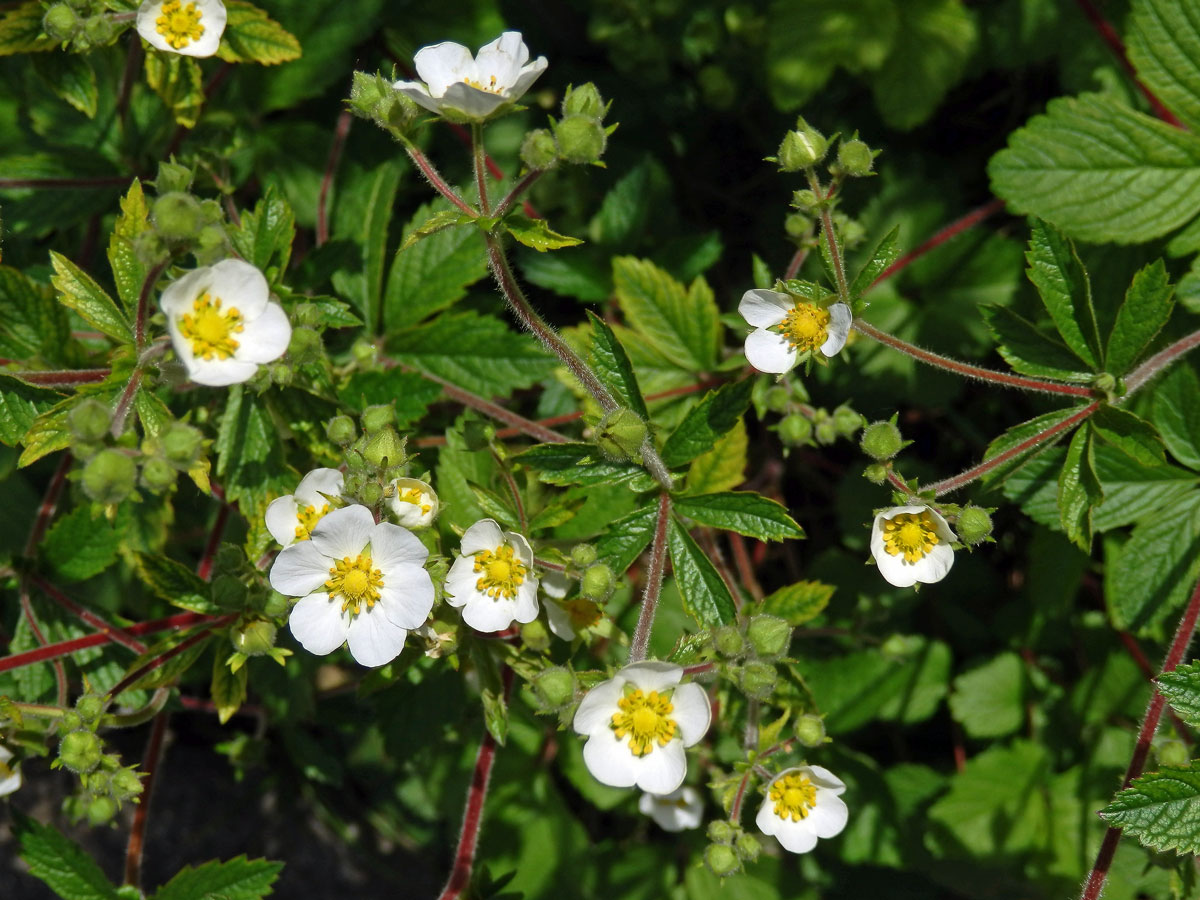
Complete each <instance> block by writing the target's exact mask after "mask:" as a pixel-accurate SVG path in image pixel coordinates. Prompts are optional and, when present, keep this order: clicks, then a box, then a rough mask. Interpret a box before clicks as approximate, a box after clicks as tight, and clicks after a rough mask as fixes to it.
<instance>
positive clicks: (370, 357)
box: [350, 338, 379, 369]
mask: <svg viewBox="0 0 1200 900" xmlns="http://www.w3.org/2000/svg"><path fill="white" fill-rule="evenodd" d="M350 355H351V356H353V357H354V362H355V363H356V364H357V365H358V367H359V368H360V369H370V368H373V367H374V366H375V364H376V363H378V362H379V348H378V347H376V346H375V345H374V344H373V343H371V342H370V341H368V340H363V339H362V338H360V339H359V340H357V341H355V342H354V343H353V344H352V345H351V346H350Z"/></svg>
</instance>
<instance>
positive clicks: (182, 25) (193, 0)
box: [137, 0, 226, 57]
mask: <svg viewBox="0 0 1200 900" xmlns="http://www.w3.org/2000/svg"><path fill="white" fill-rule="evenodd" d="M225 19H226V13H225V4H224V3H222V2H221V0H144V2H143V3H142V5H141V6H139V7H138V11H137V32H138V34H140V35H141V36H142V37H143V38H145V39H146V40H147V41H148V42H149V44H150V46H152V47H155V48H156V49H158V50H165V51H166V52H168V53H179V54H182V55H183V56H198V57H205V56H212V55H213V54H214V53H216V52H217V47H219V46H220V44H221V35H222V34H223V33H224V31H225Z"/></svg>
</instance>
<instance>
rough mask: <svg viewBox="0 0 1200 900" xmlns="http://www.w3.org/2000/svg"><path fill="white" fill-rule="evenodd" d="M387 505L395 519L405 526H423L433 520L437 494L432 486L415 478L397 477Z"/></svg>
mask: <svg viewBox="0 0 1200 900" xmlns="http://www.w3.org/2000/svg"><path fill="white" fill-rule="evenodd" d="M388 505H389V506H390V507H391V508H392V515H393V516H395V517H396V521H397V522H399V523H400V524H401V525H403V526H404V527H405V528H424V527H425V526H426V525H429V524H430V523H431V522H433V518H434V516H436V515H437V512H438V498H437V494H435V493H434V492H433V488H432V487H430V486H429V485H428V484H426V483H425V482H424V481H420V480H419V479H416V478H397V479H396V480H395V481H393V482H392V495H391V497H390V498H388Z"/></svg>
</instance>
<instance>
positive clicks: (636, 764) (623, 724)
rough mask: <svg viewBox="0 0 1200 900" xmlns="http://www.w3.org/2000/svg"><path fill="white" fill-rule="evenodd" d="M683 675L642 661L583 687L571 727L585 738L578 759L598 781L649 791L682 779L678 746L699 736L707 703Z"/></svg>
mask: <svg viewBox="0 0 1200 900" xmlns="http://www.w3.org/2000/svg"><path fill="white" fill-rule="evenodd" d="M682 677H683V669H682V668H681V667H679V666H674V665H671V664H670V663H667V662H660V661H658V660H645V661H643V662H637V663H633V664H632V665H628V666H626V667H625V668H623V669H622V670H621V671H620V672H618V673H617V674H616V675H614V676H613V677H612V678H611V679H610V680H608V681H605V682H603V683H601V684H598V685H596V686H595V687H594V688H592V689H591V690H590V691H588V694H587V696H586V697H584V698H583V702H582V703H580V704H579V710H578V711H577V712H576V713H575V722H574V728H575V731H576V732H577V733H579V734H582V735H585V736H586V737H587V743H586V744H584V745H583V761H584V763H586V764H587V767H588V771H589V772H591V773H592V776H593V777H594V778H595V779H596V780H597V781H599V782H600V783H602V784H608V785H612V786H613V787H631V786H633V785H635V784H636V785H637V786H638V787H639V788H641V789H642V790H643V791H646V792H647V793H650V794H669V793H671V792H672V791H673V790H675V789H676V788H677V787H679V786H680V785H681V784H682V783H683V776H684V775H685V774H686V773H687V758H686V755H685V754H684V752H683V750H684V748H685V747H690V746H692V745H693V744H695V743H696V742H697V741H699V740H700V738H702V737H704V733H705V732H706V731H708V725H709V722H710V721H711V719H712V708H711V707H710V706H709V703H708V695H707V694H705V693H704V688H702V687H700V685H698V684H690V683H689V684H680V683H679V680H680V679H681V678H682Z"/></svg>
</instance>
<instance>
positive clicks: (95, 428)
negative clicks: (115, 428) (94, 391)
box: [67, 397, 112, 444]
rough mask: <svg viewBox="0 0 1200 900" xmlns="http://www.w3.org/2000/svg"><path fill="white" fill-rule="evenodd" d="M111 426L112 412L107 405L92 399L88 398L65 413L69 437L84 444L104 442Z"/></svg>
mask: <svg viewBox="0 0 1200 900" xmlns="http://www.w3.org/2000/svg"><path fill="white" fill-rule="evenodd" d="M110 425H112V410H111V409H109V408H108V404H107V403H101V402H100V401H99V400H96V399H94V398H90V397H89V398H88V399H86V400H83V401H82V402H81V403H79V405H78V406H75V407H73V408H72V409H71V411H70V412H69V413H67V426H68V427H69V428H70V429H71V436H72V437H73V438H75V440H77V441H82V442H83V443H85V444H91V443H95V442H96V441H102V440H104V436H105V435H106V434H108V429H109V426H110Z"/></svg>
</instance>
